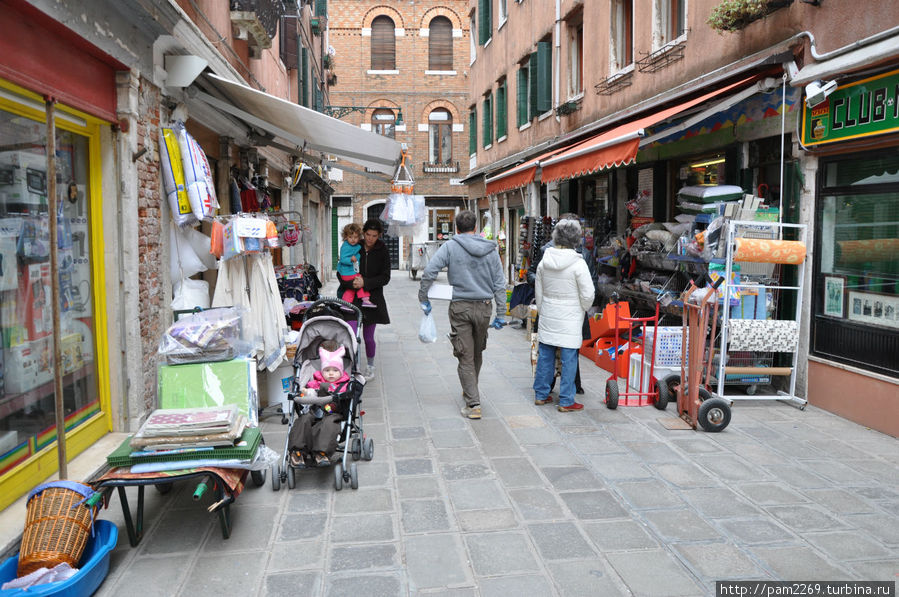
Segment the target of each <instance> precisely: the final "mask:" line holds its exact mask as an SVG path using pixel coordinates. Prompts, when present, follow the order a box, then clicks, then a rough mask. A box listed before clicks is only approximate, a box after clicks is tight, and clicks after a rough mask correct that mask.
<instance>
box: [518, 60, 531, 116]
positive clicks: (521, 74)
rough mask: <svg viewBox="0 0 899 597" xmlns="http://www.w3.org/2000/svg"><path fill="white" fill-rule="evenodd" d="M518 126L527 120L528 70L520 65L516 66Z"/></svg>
mask: <svg viewBox="0 0 899 597" xmlns="http://www.w3.org/2000/svg"><path fill="white" fill-rule="evenodd" d="M517 101H518V104H517V106H516V108H517V109H516V112H517V113H518V126H519V127H522V126H524V124H525V123H526V122H527V121H528V71H527V70H526V69H525V68H524V67H523V66H521V65H519V66H518V95H517Z"/></svg>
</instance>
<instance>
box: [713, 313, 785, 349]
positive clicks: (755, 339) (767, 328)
mask: <svg viewBox="0 0 899 597" xmlns="http://www.w3.org/2000/svg"><path fill="white" fill-rule="evenodd" d="M728 327H729V336H728V341H729V344H730V347H729V350H733V351H745V350H749V351H757V352H795V351H796V348H797V347H798V346H799V322H797V321H785V320H764V319H761V320H759V319H732V320H730V322H729V323H728Z"/></svg>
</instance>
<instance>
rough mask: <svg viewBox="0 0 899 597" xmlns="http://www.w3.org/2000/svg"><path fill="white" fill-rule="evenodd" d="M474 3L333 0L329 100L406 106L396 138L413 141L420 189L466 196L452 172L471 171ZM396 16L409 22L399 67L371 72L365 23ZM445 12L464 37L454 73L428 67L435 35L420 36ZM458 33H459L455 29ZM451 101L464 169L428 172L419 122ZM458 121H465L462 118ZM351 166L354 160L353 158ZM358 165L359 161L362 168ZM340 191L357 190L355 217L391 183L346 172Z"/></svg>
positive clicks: (456, 156)
mask: <svg viewBox="0 0 899 597" xmlns="http://www.w3.org/2000/svg"><path fill="white" fill-rule="evenodd" d="M467 10H468V3H467V2H466V1H465V0H454V1H450V2H437V1H434V0H427V1H422V2H396V3H392V5H391V6H386V5H385V4H384V3H382V2H377V1H374V0H362V1H355V0H353V1H350V0H342V1H341V0H332V1H331V2H329V3H328V28H329V32H328V35H329V38H328V42H329V44H330V45H331V46H332V47H334V49H335V51H336V55H335V56H334V63H335V66H334V69H333V72H334V73H335V74H336V75H337V79H338V80H337V84H336V85H332V86H331V88H330V103H331V104H332V105H345V106H349V105H352V106H379V107H390V108H400V109H401V110H402V115H403V120H404V122H405V125H406V130H405V131H397V133H396V140H397V141H399V142H401V143H406V144H407V145H408V151H409V156H410V159H411V161H412V166H413V167H412V172H413V176H414V177H415V192H416V194H420V195H426V196H435V195H440V196H456V197H464V196H466V189H465V187H464V186H459V185H450V183H449V179H450V178H460V179H461V178H464V177H465V176H466V175H467V173H468V116H467V110H468V108H467V101H468V99H467V97H468V44H469V41H468V33H469V32H468V17H467V16H466V12H467ZM382 14H384V15H387V16H389V17H390V18H391V19H393V20H394V24H395V27H396V28H398V29H402V30H403V34H402V35H400V36H397V37H395V40H396V68H397V70H398V71H399V73H398V74H391V75H383V74H382V75H374V74H368V72H367V71H368V70H369V69H370V68H371V40H372V38H371V37H370V36H363V28H370V27H371V23H372V21H373V20H374V19H375V17H377V16H379V15H382ZM438 15H440V16H445V17H447V18H448V19H449V20H450V22H451V23H452V26H453V29H454V30H456V31H459V30H461V37H454V38H453V68H454V69H455V72H456V74H455V75H429V74H425V71H426V70H427V68H428V37H423V36H421V34H420V33H421V29H427V28H428V24H429V23H430V21H431V19H433V18H434V17H435V16H438ZM456 35H458V33H456ZM437 107H442V108H446V109H447V110H448V111H449V112H450V114H451V115H452V119H453V124H455V125H460V124H461V125H462V130H461V131H456V132H454V133H453V151H452V160H453V162H459V166H460V169H459V171H458V172H454V173H440V174H437V173H424V172H422V166H423V163H424V162H426V161H428V133H427V131H421V132H420V131H419V130H418V128H419V126H418V125H419V124H427V123H428V114H429V113H430V112H431V110H433V109H434V108H437ZM371 114H372V111H371V110H368V111H367V112H366V113H365V114H361V113H359V112H353V113H351V114H349V115H347V116H344V117H343V118H342V120H343V121H345V122H349V123H352V124H354V125H356V126H359V125H361V124H363V123H370V122H371ZM456 128H459V127H458V126H457V127H456ZM350 166H351V167H352V165H350ZM357 169H359V168H357ZM333 184H334V187H335V193H336V194H338V195H352V196H353V197H354V202H353V205H354V213H353V215H354V219H356V220H357V221H361V220H362V219H364V217H365V214H364V213H363V208H364V206H365V205H366V204H368V203H370V202H372V201H377V200H381V199H384V198H385V197H386V196H387V194H388V193H389V192H390V185H389V184H388V183H383V182H380V181H376V180H373V179H371V178H366V177H363V176H360V175H356V174H353V173H350V172H345V173H344V178H343V181H341V182H335V183H333Z"/></svg>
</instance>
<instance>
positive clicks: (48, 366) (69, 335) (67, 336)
mask: <svg viewBox="0 0 899 597" xmlns="http://www.w3.org/2000/svg"><path fill="white" fill-rule="evenodd" d="M10 95H11V94H10ZM0 103H2V105H0V341H2V343H3V346H2V351H3V352H2V356H3V361H2V362H3V376H2V381H0V486H2V480H3V476H4V475H5V474H7V473H9V472H10V471H11V470H12V469H13V468H15V467H16V466H18V465H20V464H22V463H23V462H25V461H27V460H28V459H29V458H32V457H34V456H36V455H37V454H38V453H39V452H40V451H41V450H43V449H44V448H46V447H47V446H50V445H53V442H54V441H55V440H56V419H55V404H56V394H55V387H54V374H55V369H61V371H62V373H63V381H62V385H63V396H62V397H61V400H62V405H63V412H64V414H65V420H66V428H67V433H68V434H71V433H72V432H73V430H75V429H78V428H83V427H81V426H82V425H85V426H86V425H87V424H89V422H94V421H96V420H97V419H96V418H94V417H95V415H97V414H99V413H100V412H101V405H100V394H99V390H98V374H97V369H96V362H97V357H96V355H97V351H96V348H97V347H96V346H95V344H94V336H93V331H92V330H95V329H96V328H97V322H96V320H95V300H94V299H95V297H94V283H93V274H92V269H91V268H92V261H91V255H92V252H93V249H92V238H91V232H90V231H91V218H92V215H93V214H92V211H91V206H90V196H91V193H90V184H89V180H90V179H89V172H90V170H91V169H90V162H91V151H90V146H91V143H92V142H93V140H94V138H93V137H90V136H89V133H88V130H87V129H84V130H83V131H82V130H79V128H78V127H77V126H76V127H74V129H76V130H79V132H75V130H63V128H62V127H66V128H68V127H67V123H69V122H70V121H73V119H72V118H69V117H68V116H67V115H65V114H63V113H61V112H59V111H58V113H57V114H58V115H57V126H58V127H59V128H57V138H56V155H57V158H56V179H57V185H56V188H57V198H58V208H57V216H58V231H57V239H58V251H59V253H58V255H59V266H58V267H59V271H58V276H57V277H58V280H57V282H58V285H59V299H60V305H59V307H60V315H61V317H60V319H61V322H60V323H61V328H60V330H59V335H60V338H59V339H60V343H61V347H62V355H61V356H62V358H61V362H60V363H58V364H55V363H54V337H53V334H54V328H53V316H52V284H53V280H52V275H51V270H50V242H51V240H50V234H49V223H50V217H49V205H48V196H47V193H48V191H49V185H48V184H47V158H46V152H45V147H46V142H45V139H46V125H45V122H44V121H43V112H39V111H37V110H35V111H34V113H33V114H32V113H31V110H30V109H29V110H22V111H19V110H18V109H17V108H16V107H15V106H11V104H10V102H8V101H5V100H0ZM35 103H36V102H35ZM7 107H9V108H10V109H16V110H17V113H15V114H13V113H11V112H10V111H7V110H6V108H7ZM26 114H27V115H26ZM79 120H80V119H79ZM106 425H107V423H106V422H103V423H102V427H103V430H102V431H99V432H98V433H99V434H102V433H103V432H105V429H106ZM92 433H93V431H92ZM97 437H99V435H97ZM69 455H70V456H71V454H69ZM53 462H54V463H55V462H56V460H55V456H54V459H53ZM51 466H52V465H51ZM54 470H55V469H54ZM40 474H41V475H46V474H49V471H47V472H44V473H40ZM41 478H42V477H41ZM4 493H6V492H5V489H4V490H3V491H0V494H4ZM7 495H10V494H7ZM3 507H5V500H2V499H0V509H2V508H3Z"/></svg>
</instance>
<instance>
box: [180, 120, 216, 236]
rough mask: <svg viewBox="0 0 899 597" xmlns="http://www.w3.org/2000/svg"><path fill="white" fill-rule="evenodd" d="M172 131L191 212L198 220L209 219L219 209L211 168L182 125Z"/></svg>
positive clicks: (195, 141)
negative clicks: (178, 152)
mask: <svg viewBox="0 0 899 597" xmlns="http://www.w3.org/2000/svg"><path fill="white" fill-rule="evenodd" d="M172 130H173V131H174V132H175V136H176V137H177V139H178V149H179V151H180V152H181V161H182V167H183V170H184V186H185V188H186V190H187V198H188V200H189V201H190V208H191V211H192V212H193V214H194V217H195V218H197V219H198V220H206V219H209V218H211V217H212V216H213V215H214V214H215V210H217V209H218V207H219V204H218V199H216V196H215V181H214V180H213V178H212V168H210V167H209V161H208V160H207V159H206V154H205V153H204V152H203V148H202V147H200V144H199V143H197V140H196V139H194V138H193V137H192V136H191V135H190V133H188V132H187V130H186V129H185V128H184V124H182V123H180V122H178V123H176V124H175V125H174V126H173V127H172Z"/></svg>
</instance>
